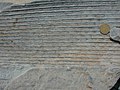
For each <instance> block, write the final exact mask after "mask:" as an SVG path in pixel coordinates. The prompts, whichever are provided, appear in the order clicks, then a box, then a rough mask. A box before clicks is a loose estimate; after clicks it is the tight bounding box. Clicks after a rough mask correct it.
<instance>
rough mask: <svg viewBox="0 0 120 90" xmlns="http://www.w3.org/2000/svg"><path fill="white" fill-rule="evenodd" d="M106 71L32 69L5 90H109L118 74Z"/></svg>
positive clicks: (104, 69) (102, 69)
mask: <svg viewBox="0 0 120 90" xmlns="http://www.w3.org/2000/svg"><path fill="white" fill-rule="evenodd" d="M106 70H107V69H106V68H101V67H99V68H86V70H85V69H84V68H82V67H69V68H65V67H64V68H63V67H59V68H51V67H49V68H32V69H30V70H28V71H27V72H25V73H23V74H22V75H20V76H18V77H17V78H14V79H13V80H12V81H11V82H10V83H9V84H8V86H7V87H6V88H5V90H101V88H102V90H109V89H110V87H111V86H112V85H113V84H114V83H115V81H114V80H116V79H118V78H119V77H116V74H119V75H120V73H119V72H116V73H110V72H106ZM113 77H114V78H113Z"/></svg>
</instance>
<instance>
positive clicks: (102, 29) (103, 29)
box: [100, 24, 110, 35]
mask: <svg viewBox="0 0 120 90" xmlns="http://www.w3.org/2000/svg"><path fill="white" fill-rule="evenodd" d="M100 32H101V33H102V34H104V35H106V34H108V33H109V32H110V26H109V25H108V24H101V25H100Z"/></svg>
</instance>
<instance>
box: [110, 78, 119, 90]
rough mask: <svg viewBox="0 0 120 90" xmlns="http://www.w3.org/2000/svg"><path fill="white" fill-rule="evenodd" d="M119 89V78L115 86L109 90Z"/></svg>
mask: <svg viewBox="0 0 120 90" xmlns="http://www.w3.org/2000/svg"><path fill="white" fill-rule="evenodd" d="M119 88H120V78H119V79H118V80H117V82H116V83H115V85H114V86H113V87H112V88H111V89H110V90H119Z"/></svg>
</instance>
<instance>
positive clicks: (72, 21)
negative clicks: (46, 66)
mask: <svg viewBox="0 0 120 90" xmlns="http://www.w3.org/2000/svg"><path fill="white" fill-rule="evenodd" d="M119 6H120V2H119V1H118V0H67V1H66V0H45V1H44V0H43V1H42V0H41V1H36V2H32V3H28V4H25V5H15V6H12V7H11V8H9V9H7V10H5V11H3V12H1V13H0V63H14V62H15V63H19V64H24V63H27V64H29V63H30V64H31V63H34V64H37V63H55V64H60V63H65V64H72V62H73V63H74V64H78V62H93V63H94V62H95V63H97V62H101V61H109V62H114V63H119V62H118V61H119V60H120V45H119V44H118V43H114V42H112V41H110V39H109V36H104V35H101V33H100V32H99V25H100V24H102V23H107V24H109V25H110V26H111V27H113V26H119V25H120V7H119Z"/></svg>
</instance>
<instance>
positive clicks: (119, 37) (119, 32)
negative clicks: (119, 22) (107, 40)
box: [110, 27, 120, 42]
mask: <svg viewBox="0 0 120 90" xmlns="http://www.w3.org/2000/svg"><path fill="white" fill-rule="evenodd" d="M110 37H111V39H113V40H115V41H119V42H120V28H116V27H114V28H113V29H111V30H110Z"/></svg>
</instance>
